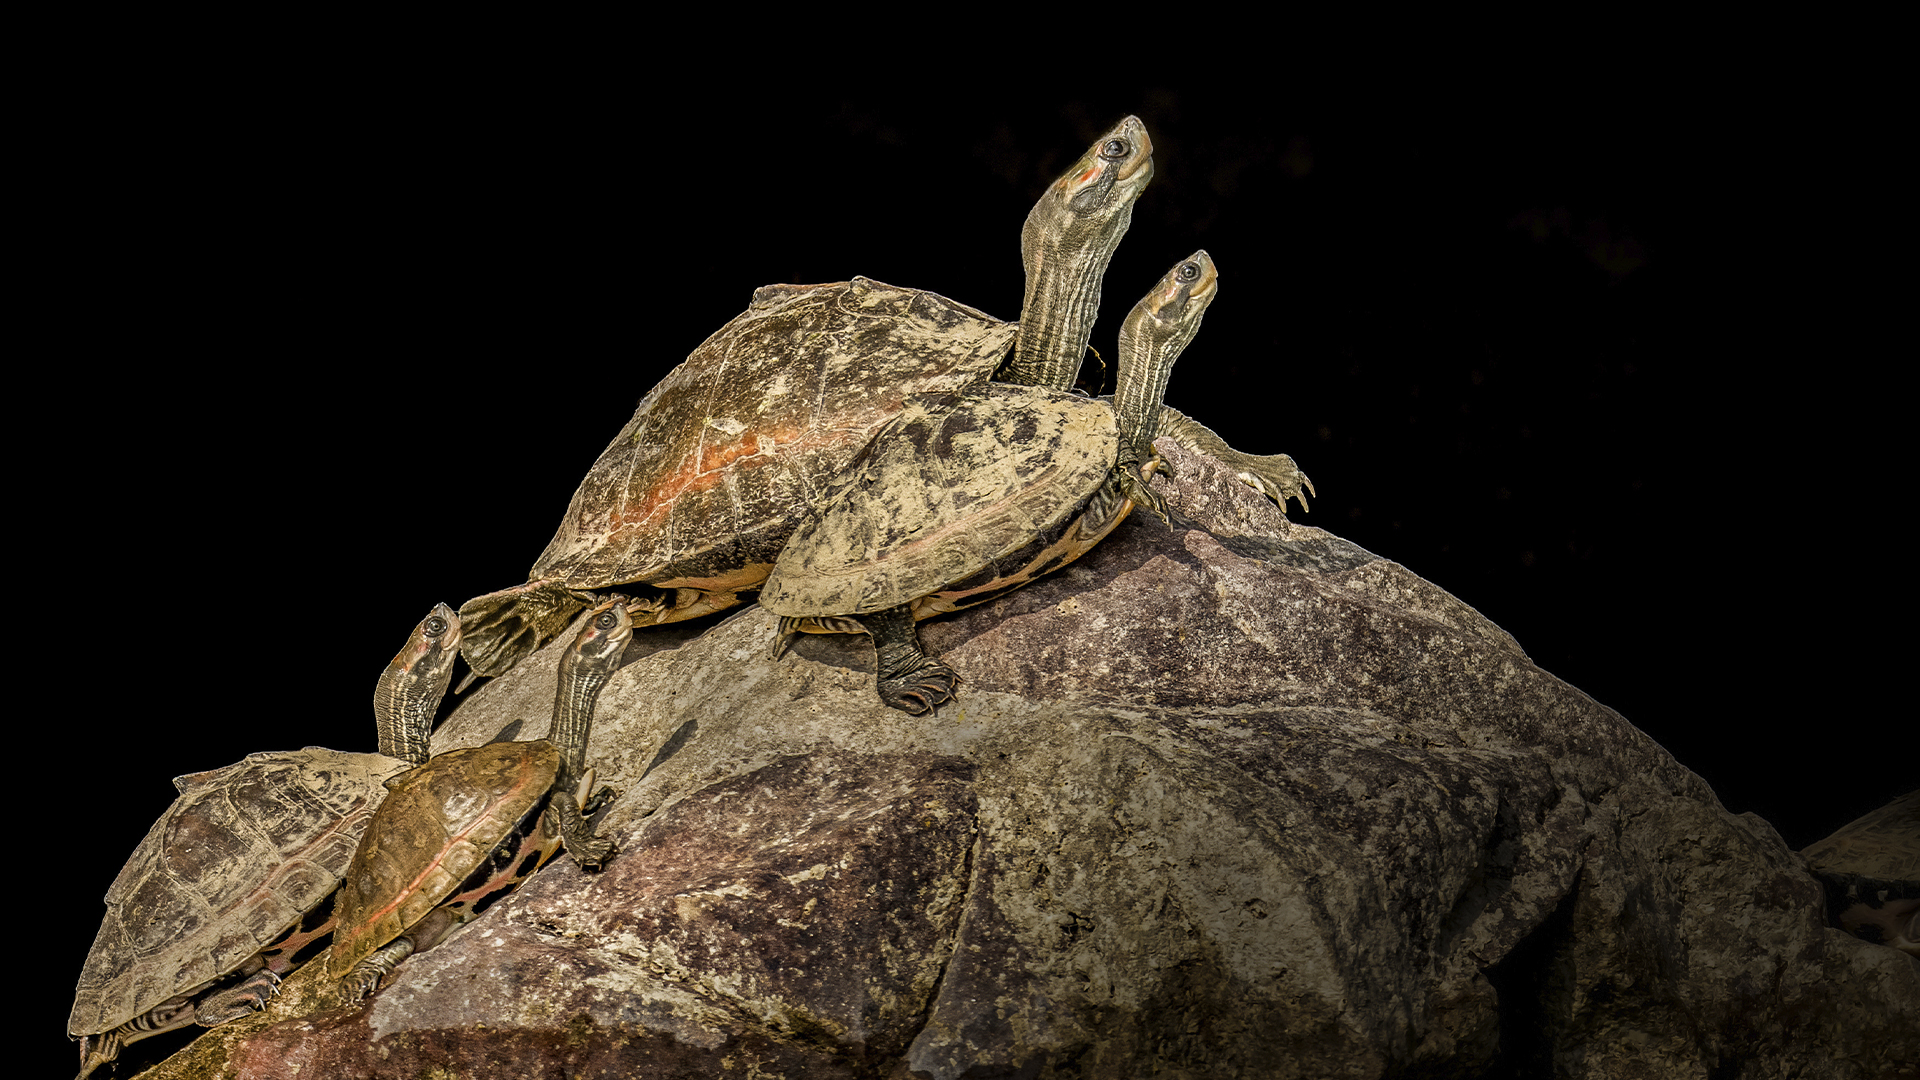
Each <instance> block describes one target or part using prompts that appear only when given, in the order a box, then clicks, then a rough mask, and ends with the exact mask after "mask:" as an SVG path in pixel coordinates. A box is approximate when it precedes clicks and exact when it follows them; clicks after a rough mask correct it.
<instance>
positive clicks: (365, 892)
mask: <svg viewBox="0 0 1920 1080" xmlns="http://www.w3.org/2000/svg"><path fill="white" fill-rule="evenodd" d="M559 770H560V751H559V749H558V748H557V747H555V746H554V745H553V744H552V743H550V742H547V741H546V740H545V739H536V740H533V741H530V742H502V743H489V744H487V745H485V746H476V747H472V748H469V749H465V750H452V751H448V752H447V753H444V754H441V755H439V756H438V757H435V758H434V759H433V760H431V761H429V762H427V763H426V764H425V765H421V766H419V767H418V768H415V769H412V770H410V771H408V772H406V773H404V774H402V775H401V776H400V777H399V778H398V779H396V780H394V781H393V782H392V784H391V785H390V786H391V788H392V791H391V792H390V793H389V794H388V796H387V800H386V802H384V803H382V804H381V809H380V812H379V813H378V814H376V815H375V816H374V819H373V822H372V824H370V825H368V826H367V829H366V834H365V835H364V836H362V837H361V838H360V847H359V850H358V851H356V852H355V853H354V855H353V863H352V866H351V868H350V869H349V871H348V873H347V881H346V884H345V885H343V886H342V887H341V889H340V899H339V900H338V901H337V902H336V913H337V915H338V917H339V925H338V927H337V928H336V929H335V931H334V935H333V952H332V954H331V956H330V958H329V960H328V969H329V971H330V972H331V974H332V975H333V976H334V977H335V978H341V977H343V976H345V975H346V974H347V973H348V972H349V971H351V970H352V969H353V965H354V964H356V963H358V962H359V961H360V960H361V959H362V958H364V957H365V956H367V955H368V954H369V953H371V952H373V951H374V950H375V949H378V948H379V947H380V946H382V945H385V944H386V943H387V942H389V941H392V940H393V939H394V938H397V937H399V936H400V935H401V934H404V933H406V932H407V930H408V929H409V928H411V927H412V926H413V924H415V923H417V922H419V921H420V919H422V918H423V917H425V916H426V914H427V913H428V912H430V911H432V910H433V909H434V908H435V907H438V906H439V905H440V903H441V902H442V901H444V900H446V899H447V897H449V896H451V895H453V893H454V891H455V890H456V889H458V888H459V887H460V885H461V883H462V882H464V881H465V880H466V879H467V877H468V876H469V875H471V874H472V873H473V872H474V871H475V870H477V869H479V868H480V867H482V866H483V865H485V864H486V862H487V861H488V859H489V857H490V856H492V855H493V854H494V851H495V849H496V848H498V847H499V846H500V842H501V841H502V840H505V839H506V838H507V837H508V836H509V835H511V834H512V833H513V831H514V828H515V826H516V825H518V824H519V823H520V821H521V819H523V818H525V817H526V816H527V815H528V813H529V812H531V811H532V810H534V809H535V808H536V807H538V806H540V805H541V803H542V800H544V799H545V798H546V796H547V794H548V792H550V791H551V790H552V788H553V782H554V778H555V777H556V776H558V775H559ZM553 840H554V844H555V845H557V843H558V835H557V834H555V836H554V837H553Z"/></svg>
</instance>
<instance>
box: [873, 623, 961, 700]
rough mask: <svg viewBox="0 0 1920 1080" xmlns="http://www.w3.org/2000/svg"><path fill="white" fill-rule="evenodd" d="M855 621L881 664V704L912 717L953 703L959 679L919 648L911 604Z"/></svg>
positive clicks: (879, 683) (878, 682)
mask: <svg viewBox="0 0 1920 1080" xmlns="http://www.w3.org/2000/svg"><path fill="white" fill-rule="evenodd" d="M854 619H855V620H856V621H858V622H859V623H860V625H861V627H862V628H863V629H865V630H866V632H867V634H868V636H870V637H872V638H873V650H874V653H875V654H876V656H877V657H878V658H879V662H880V663H879V667H880V670H879V675H878V678H877V680H876V682H877V685H876V687H875V688H876V689H877V690H878V691H879V693H880V700H881V701H883V702H885V703H886V704H887V705H888V706H890V707H892V708H895V709H899V710H900V711H902V712H905V713H908V714H909V715H912V716H925V715H926V714H928V713H930V712H932V711H934V710H935V709H937V708H939V707H940V706H942V705H944V704H946V703H947V702H949V701H952V700H953V690H954V687H955V686H957V685H958V684H959V682H960V676H959V675H957V674H955V673H954V670H953V669H952V668H950V667H948V666H947V665H945V664H943V663H941V662H940V661H939V660H937V659H935V658H934V657H932V656H929V655H927V652H926V650H924V649H922V648H921V647H920V635H919V633H918V632H917V631H916V630H915V629H914V624H913V608H912V606H911V605H908V604H902V605H900V606H899V607H891V608H888V609H886V610H885V611H876V612H874V613H873V614H871V615H856V616H854Z"/></svg>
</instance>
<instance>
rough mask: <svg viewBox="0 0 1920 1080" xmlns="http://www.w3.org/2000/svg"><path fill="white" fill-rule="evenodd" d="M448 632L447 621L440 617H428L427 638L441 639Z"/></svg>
mask: <svg viewBox="0 0 1920 1080" xmlns="http://www.w3.org/2000/svg"><path fill="white" fill-rule="evenodd" d="M446 632H447V620H445V619H443V618H441V617H440V616H438V615H429V616H427V636H428V637H430V638H431V637H439V636H440V635H441V634H444V633H446Z"/></svg>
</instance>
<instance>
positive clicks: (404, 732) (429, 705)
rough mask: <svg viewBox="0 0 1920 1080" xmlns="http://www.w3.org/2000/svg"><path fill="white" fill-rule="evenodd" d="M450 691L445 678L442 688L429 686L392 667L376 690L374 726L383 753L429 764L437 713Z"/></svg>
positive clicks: (374, 694)
mask: <svg viewBox="0 0 1920 1080" xmlns="http://www.w3.org/2000/svg"><path fill="white" fill-rule="evenodd" d="M446 692H447V684H446V681H445V680H444V679H443V680H441V682H440V685H438V686H425V685H422V684H421V681H420V680H418V679H416V678H414V677H413V673H412V672H410V671H408V670H407V669H405V668H402V667H394V666H390V667H388V668H387V670H386V671H384V672H382V673H381V675H380V682H379V684H378V685H376V686H375V687H374V691H373V723H374V726H375V727H376V728H377V729H378V730H379V732H380V752H381V753H383V754H385V755H387V756H388V757H394V758H399V759H400V760H402V761H405V762H409V763H411V764H414V765H425V764H426V763H427V738H428V736H430V735H432V734H433V714H434V712H435V711H436V710H438V709H439V707H440V698H441V696H442V695H444V694H445V693H446Z"/></svg>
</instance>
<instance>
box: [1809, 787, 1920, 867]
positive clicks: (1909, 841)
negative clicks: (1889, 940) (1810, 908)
mask: <svg viewBox="0 0 1920 1080" xmlns="http://www.w3.org/2000/svg"><path fill="white" fill-rule="evenodd" d="M1801 854H1802V855H1804V856H1806V858H1807V863H1808V865H1810V866H1812V867H1813V869H1814V871H1815V872H1816V873H1842V874H1859V875H1861V876H1862V877H1871V878H1879V879H1881V880H1885V881H1913V882H1920V791H1910V792H1908V793H1906V794H1905V795H1902V796H1900V797H1899V798H1897V799H1895V800H1893V801H1892V802H1890V803H1888V804H1887V805H1885V806H1883V807H1881V808H1880V809H1878V810H1875V811H1873V812H1872V813H1870V814H1866V815H1864V816H1862V817H1860V818H1859V819H1858V820H1855V821H1853V822H1850V823H1849V824H1847V825H1845V826H1843V827H1841V828H1840V830H1839V831H1837V832H1835V833H1834V834H1833V835H1832V836H1829V837H1827V838H1826V839H1825V840H1822V841H1820V842H1819V843H1817V844H1814V845H1812V846H1810V847H1808V848H1807V849H1806V850H1804V851H1802V852H1801Z"/></svg>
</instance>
